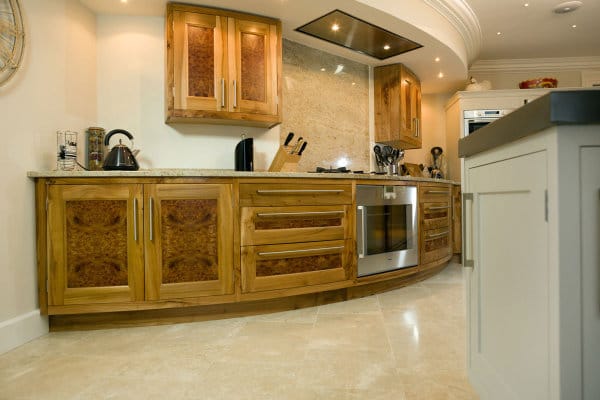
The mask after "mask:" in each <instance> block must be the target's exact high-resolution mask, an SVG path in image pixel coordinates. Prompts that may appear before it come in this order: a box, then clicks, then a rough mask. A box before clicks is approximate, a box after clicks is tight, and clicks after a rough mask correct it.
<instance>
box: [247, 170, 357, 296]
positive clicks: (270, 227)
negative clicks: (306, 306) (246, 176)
mask: <svg viewBox="0 0 600 400" xmlns="http://www.w3.org/2000/svg"><path fill="white" fill-rule="evenodd" d="M351 204H352V186H351V185H350V184H347V183H342V184H340V183H329V184H327V185H323V184H314V183H307V182H298V183H290V182H289V181H288V182H280V183H258V184H253V183H242V184H240V206H241V208H240V215H241V226H240V230H241V244H242V250H241V253H242V260H241V265H242V292H243V293H249V292H257V291H267V290H280V289H290V288H302V287H308V289H307V291H310V286H314V285H321V284H328V283H333V282H342V281H347V280H349V279H351V277H352V274H351V271H352V268H351V266H352V265H353V263H354V261H353V255H354V249H353V243H354V242H353V240H352V237H353V232H354V218H353V213H352V211H351V210H352V207H351Z"/></svg>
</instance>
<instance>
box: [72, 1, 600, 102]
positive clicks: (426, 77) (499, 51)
mask: <svg viewBox="0 0 600 400" xmlns="http://www.w3.org/2000/svg"><path fill="white" fill-rule="evenodd" d="M80 1H81V3H83V4H85V5H86V6H87V7H89V8H90V9H91V10H92V11H93V12H95V13H97V14H122V15H123V14H124V15H144V16H163V15H164V13H165V8H166V6H165V4H166V3H167V0H127V3H126V4H123V3H122V2H121V0H80ZM377 1H378V2H381V3H387V4H394V5H395V6H396V7H397V4H398V3H397V0H377ZM581 1H582V2H583V6H582V7H581V8H580V9H578V10H576V11H574V12H572V13H570V14H562V15H559V14H555V13H553V12H552V9H553V8H554V7H555V6H556V5H557V4H559V3H561V2H562V1H561V0H529V1H527V0H404V1H403V3H402V5H405V4H406V5H407V10H406V13H411V11H412V12H415V13H419V12H422V11H423V10H422V9H421V10H416V9H413V8H411V7H409V5H410V3H412V4H413V5H415V4H416V2H418V4H419V5H421V8H426V9H427V10H428V12H430V13H431V15H432V16H434V17H435V16H437V17H439V14H436V13H437V12H438V11H435V10H434V8H433V7H428V6H427V5H431V4H432V3H436V4H438V5H442V6H444V5H454V6H455V7H458V8H461V7H462V8H463V9H467V10H468V11H471V10H472V11H474V13H475V15H476V19H477V20H478V21H479V25H480V27H481V33H482V40H481V43H482V46H481V49H480V52H479V54H478V55H475V57H472V58H473V59H471V60H465V59H464V57H463V59H461V57H460V56H459V55H457V53H456V51H454V49H451V48H449V47H448V45H447V42H444V41H443V38H436V37H434V36H435V35H433V34H432V33H431V32H434V31H435V30H436V27H435V26H425V25H426V24H422V26H414V25H411V24H409V23H407V22H406V20H402V19H400V18H395V17H393V16H391V15H389V14H387V13H384V12H382V11H381V10H376V9H374V8H372V7H369V6H367V5H366V4H367V3H374V2H375V1H374V0H373V1H371V0H325V1H324V0H301V1H300V0H183V1H182V2H186V3H192V4H202V5H206V6H214V7H219V8H228V9H235V10H239V11H244V12H250V13H254V14H259V15H266V16H270V17H275V18H278V19H280V20H281V21H282V26H283V36H284V38H288V39H290V40H293V41H296V42H300V43H303V44H305V45H308V46H311V47H314V48H317V49H320V50H323V51H327V52H329V53H332V54H336V55H339V56H342V57H345V58H348V59H351V60H354V61H358V62H361V63H364V64H367V65H381V64H390V63H394V62H401V63H404V64H406V65H407V66H409V68H411V69H413V70H414V71H416V72H417V74H418V75H419V77H420V79H421V83H422V86H423V93H441V92H451V91H454V90H457V89H459V88H462V87H464V84H465V80H466V75H467V67H468V65H466V64H465V63H466V62H469V63H472V62H474V61H476V60H498V59H526V58H558V57H579V56H599V55H600V33H599V32H600V30H599V28H598V25H597V24H599V23H600V0H581ZM525 2H528V4H529V6H528V7H525V6H524V3H525ZM336 8H338V9H341V10H343V11H345V12H347V13H350V14H352V15H355V16H357V17H359V18H361V19H363V20H366V21H368V22H371V23H373V24H376V25H379V26H381V27H383V28H385V29H387V30H390V31H392V32H395V33H397V34H400V35H402V36H405V37H407V38H408V39H411V40H413V41H416V42H418V43H420V44H422V45H423V46H424V47H423V48H421V49H418V50H415V51H412V52H409V53H406V54H403V55H400V56H397V57H393V58H390V59H387V60H385V61H383V62H382V61H378V60H375V59H373V58H370V57H367V56H364V55H361V54H358V53H355V52H353V51H351V50H347V49H344V48H341V47H339V46H335V45H332V44H329V43H326V42H323V41H321V40H319V39H315V38H312V37H308V36H306V35H304V34H301V33H298V32H295V31H294V29H295V28H297V27H299V26H301V25H303V24H305V23H306V22H309V21H311V20H313V19H315V18H317V17H320V16H321V15H323V14H326V13H328V12H330V11H332V10H333V9H336ZM403 17H404V16H403ZM460 22H464V21H459V23H460ZM435 23H436V22H435V21H434V22H433V24H435ZM573 24H576V25H577V28H572V27H571V26H572V25H573ZM475 25H476V23H475ZM476 31H477V30H476ZM499 31H500V32H502V34H501V35H497V32H499ZM477 33H478V32H477ZM436 57H440V58H441V62H439V63H435V62H433V59H434V58H436ZM439 72H443V73H444V75H445V76H444V78H443V79H440V78H438V74H439Z"/></svg>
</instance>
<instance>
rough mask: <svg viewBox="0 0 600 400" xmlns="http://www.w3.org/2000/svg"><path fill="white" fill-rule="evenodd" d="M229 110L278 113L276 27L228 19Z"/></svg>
mask: <svg viewBox="0 0 600 400" xmlns="http://www.w3.org/2000/svg"><path fill="white" fill-rule="evenodd" d="M229 32H230V34H229V38H235V39H234V40H235V46H231V47H230V57H229V59H230V67H229V73H230V78H229V81H230V82H231V86H230V87H229V90H230V93H231V95H230V104H229V107H230V111H234V112H244V113H256V114H268V115H276V114H277V100H278V98H277V79H278V76H277V40H278V35H277V25H275V24H267V23H262V22H256V21H251V20H242V19H234V18H229Z"/></svg>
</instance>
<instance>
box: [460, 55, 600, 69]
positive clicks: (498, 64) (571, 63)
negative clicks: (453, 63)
mask: <svg viewBox="0 0 600 400" xmlns="http://www.w3.org/2000/svg"><path fill="white" fill-rule="evenodd" d="M598 68H600V57H598V56H594V57H561V58H521V59H512V60H479V61H477V62H475V63H474V64H473V65H472V66H471V68H470V69H469V71H471V72H498V71H510V72H515V71H532V70H543V71H561V70H588V69H598Z"/></svg>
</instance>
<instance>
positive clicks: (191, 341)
mask: <svg viewBox="0 0 600 400" xmlns="http://www.w3.org/2000/svg"><path fill="white" fill-rule="evenodd" d="M465 337H466V333H465V298H464V281H463V276H462V270H461V268H460V266H459V265H457V264H450V266H449V267H448V268H446V269H445V270H444V271H442V272H441V273H440V274H438V275H436V276H434V277H432V278H430V279H428V280H426V281H423V282H419V283H417V284H415V285H413V286H409V287H405V288H400V289H397V290H393V291H390V292H386V293H382V294H379V295H376V296H370V297H366V298H362V299H355V300H351V301H348V302H344V303H335V304H329V305H325V306H320V307H313V308H306V309H302V310H294V311H287V312H282V313H275V314H266V315H260V316H253V317H244V318H234V319H225V320H217V321H204V322H195V323H184V324H177V325H163V326H155V327H141V328H129V329H114V330H98V331H85V332H61V333H51V334H49V335H46V336H44V337H42V338H39V339H37V340H34V341H32V342H30V343H28V344H25V345H23V346H21V347H19V348H17V349H15V350H13V351H11V352H8V353H6V354H2V355H0V400H33V399H35V400H40V399H41V400H47V399H50V400H54V399H57V400H58V399H60V400H89V399H92V400H93V399H102V400H104V399H144V400H146V399H161V400H162V399H167V398H168V399H178V400H179V399H182V400H186V399H202V400H211V399H215V400H222V399H227V400H238V399H241V400H245V399H247V400H254V399H260V400H268V399H277V400H284V399H285V400H317V399H324V400H338V399H339V400H363V399H369V400H419V399H427V400H437V399H442V400H446V399H447V400H471V399H473V400H475V399H477V398H478V397H477V395H476V394H475V393H474V391H473V389H472V388H471V387H470V385H469V383H468V380H467V378H466V350H465V340H466V339H465Z"/></svg>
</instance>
